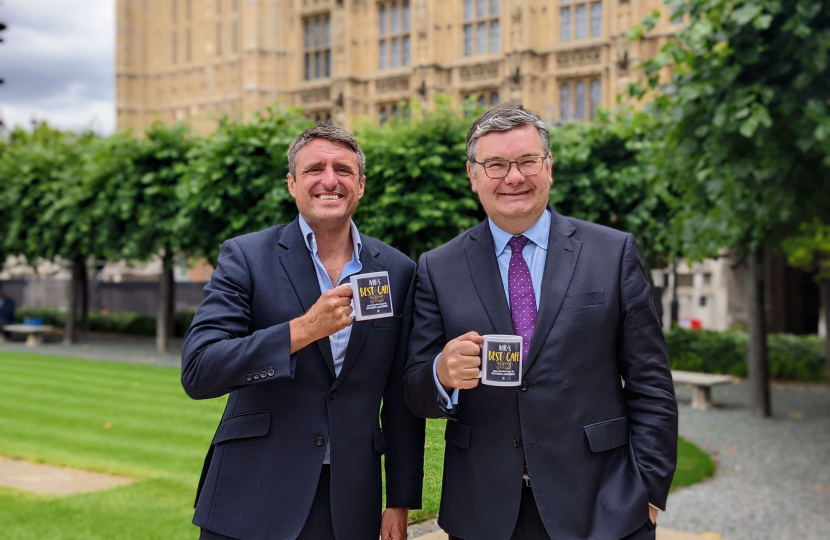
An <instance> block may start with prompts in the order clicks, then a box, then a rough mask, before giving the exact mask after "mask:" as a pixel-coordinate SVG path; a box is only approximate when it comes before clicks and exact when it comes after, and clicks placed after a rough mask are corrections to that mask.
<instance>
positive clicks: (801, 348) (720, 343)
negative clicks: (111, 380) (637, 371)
mask: <svg viewBox="0 0 830 540" xmlns="http://www.w3.org/2000/svg"><path fill="white" fill-rule="evenodd" d="M194 314H195V311H192V310H190V311H184V312H181V313H177V314H176V318H175V321H174V329H173V335H174V336H178V337H182V336H184V334H185V333H186V332H187V329H188V328H190V323H191V322H192V321H193V315H194ZM24 317H35V318H38V319H40V320H41V321H43V324H50V325H53V326H57V327H59V328H63V326H64V323H65V321H66V313H65V312H63V311H58V310H54V309H19V310H17V311H16V313H15V322H23V319H24ZM89 329H90V330H91V331H93V332H111V333H119V334H133V335H140V336H154V335H156V317H155V315H147V314H144V313H107V314H104V313H98V312H91V313H90V314H89ZM665 336H666V346H667V347H668V352H669V362H670V364H671V368H672V369H681V370H685V371H701V372H704V373H725V374H730V375H735V376H737V377H746V376H747V364H746V357H747V343H748V341H749V336H748V335H747V334H746V332H742V331H740V330H730V331H726V332H715V331H712V330H683V329H680V328H677V329H675V330H672V331H670V332H666V334H665ZM767 344H768V345H769V361H770V376H771V377H772V378H773V379H779V380H792V381H805V382H824V381H826V380H827V368H826V363H825V361H824V339H823V338H820V337H818V336H817V335H807V336H795V335H792V334H770V335H769V336H767Z"/></svg>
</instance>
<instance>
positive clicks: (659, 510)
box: [648, 503, 665, 512]
mask: <svg viewBox="0 0 830 540" xmlns="http://www.w3.org/2000/svg"><path fill="white" fill-rule="evenodd" d="M648 505H649V506H650V507H652V508H654V509H655V510H657V511H658V512H665V510H663V509H662V508H659V507H657V506H654V505H653V504H651V503H648Z"/></svg>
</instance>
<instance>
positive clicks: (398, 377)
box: [380, 268, 426, 508]
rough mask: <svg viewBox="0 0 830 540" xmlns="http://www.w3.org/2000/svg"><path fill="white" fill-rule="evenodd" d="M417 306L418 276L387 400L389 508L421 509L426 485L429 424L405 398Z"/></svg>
mask: <svg viewBox="0 0 830 540" xmlns="http://www.w3.org/2000/svg"><path fill="white" fill-rule="evenodd" d="M414 302H415V272H414V268H413V272H412V279H411V280H410V285H409V289H408V291H407V294H406V300H405V302H404V308H403V312H402V314H401V315H402V317H401V329H400V334H399V336H398V344H397V346H396V348H395V358H394V361H393V364H392V369H391V370H390V372H389V379H388V380H387V383H386V392H385V393H384V396H383V408H382V409H381V413H380V415H381V421H382V423H383V435H384V440H385V443H386V459H385V461H384V463H385V467H386V506H387V507H399V508H421V493H422V491H423V484H424V430H425V428H426V426H425V422H424V420H423V419H422V418H418V417H417V416H415V415H414V414H412V412H410V410H409V409H408V408H407V406H406V402H405V401H404V394H403V373H404V368H405V366H406V353H407V349H408V348H409V335H410V332H411V331H412V311H413V305H414Z"/></svg>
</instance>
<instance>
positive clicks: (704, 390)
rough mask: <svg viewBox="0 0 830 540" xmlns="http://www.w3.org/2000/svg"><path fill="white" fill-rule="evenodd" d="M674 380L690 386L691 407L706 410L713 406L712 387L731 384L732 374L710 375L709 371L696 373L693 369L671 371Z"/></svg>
mask: <svg viewBox="0 0 830 540" xmlns="http://www.w3.org/2000/svg"><path fill="white" fill-rule="evenodd" d="M671 376H672V379H674V382H676V383H681V384H685V385H687V386H691V387H692V408H693V409H700V410H706V409H711V408H712V407H714V405H713V404H712V387H713V386H717V385H719V384H731V383H732V379H733V378H732V375H712V374H711V373H697V372H695V371H678V370H676V369H673V370H672V371H671Z"/></svg>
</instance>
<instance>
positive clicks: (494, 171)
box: [473, 155, 548, 180]
mask: <svg viewBox="0 0 830 540" xmlns="http://www.w3.org/2000/svg"><path fill="white" fill-rule="evenodd" d="M547 157H548V156H546V155H545V156H527V157H523V158H520V159H517V160H516V161H510V160H507V159H490V160H488V161H484V162H482V161H473V163H475V164H478V165H481V166H482V167H484V173H485V174H486V175H487V176H488V177H489V178H493V179H496V180H497V179H499V178H504V177H505V176H507V175H508V174H510V166H511V165H512V164H513V163H515V164H516V168H517V169H519V172H520V173H522V174H523V175H525V176H533V175H534V174H539V173H540V172H542V164H543V163H544V162H545V159H547Z"/></svg>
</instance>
